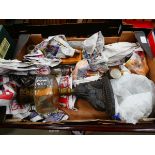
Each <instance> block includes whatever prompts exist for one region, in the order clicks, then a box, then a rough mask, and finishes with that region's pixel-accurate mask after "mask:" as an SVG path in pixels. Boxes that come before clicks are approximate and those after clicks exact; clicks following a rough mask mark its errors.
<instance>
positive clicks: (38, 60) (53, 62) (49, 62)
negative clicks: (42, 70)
mask: <svg viewBox="0 0 155 155" xmlns="http://www.w3.org/2000/svg"><path fill="white" fill-rule="evenodd" d="M24 60H25V61H29V62H31V63H32V64H35V65H42V66H50V67H54V66H57V65H59V64H60V63H61V60H60V59H56V58H53V59H49V58H46V57H44V55H43V53H42V52H41V51H40V50H37V51H36V52H34V53H33V52H32V53H31V54H27V55H25V56H24Z"/></svg>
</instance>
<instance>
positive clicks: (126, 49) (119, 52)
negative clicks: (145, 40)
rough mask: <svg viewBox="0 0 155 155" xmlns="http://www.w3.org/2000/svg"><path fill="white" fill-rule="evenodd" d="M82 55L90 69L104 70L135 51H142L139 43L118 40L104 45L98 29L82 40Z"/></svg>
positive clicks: (121, 62) (118, 63) (122, 60)
mask: <svg viewBox="0 0 155 155" xmlns="http://www.w3.org/2000/svg"><path fill="white" fill-rule="evenodd" d="M83 48H84V49H83V57H84V59H87V60H88V62H89V65H90V68H91V69H92V70H100V71H101V72H105V71H107V70H108V66H115V65H120V64H123V63H124V62H125V60H124V59H125V58H126V57H130V56H131V55H132V53H133V52H135V51H142V48H141V47H140V45H139V44H136V43H129V42H118V43H113V44H108V45H104V37H103V35H102V33H101V32H100V31H99V32H98V33H95V34H93V35H92V36H91V37H89V38H88V39H86V40H85V41H84V42H83Z"/></svg>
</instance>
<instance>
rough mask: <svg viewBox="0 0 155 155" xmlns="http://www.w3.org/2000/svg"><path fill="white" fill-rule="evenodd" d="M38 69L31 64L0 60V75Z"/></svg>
mask: <svg viewBox="0 0 155 155" xmlns="http://www.w3.org/2000/svg"><path fill="white" fill-rule="evenodd" d="M35 69H38V68H37V66H35V65H34V64H32V63H28V62H27V63H26V62H21V61H19V60H5V59H1V58H0V74H4V73H5V72H6V71H10V70H14V71H30V70H35Z"/></svg>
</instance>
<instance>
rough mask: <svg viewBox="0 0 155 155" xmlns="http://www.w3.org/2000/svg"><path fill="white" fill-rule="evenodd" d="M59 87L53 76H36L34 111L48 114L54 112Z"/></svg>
mask: <svg viewBox="0 0 155 155" xmlns="http://www.w3.org/2000/svg"><path fill="white" fill-rule="evenodd" d="M58 97H59V87H58V83H57V80H56V78H55V77H54V76H53V75H38V76H37V77H36V79H35V86H34V102H35V106H36V111H37V112H38V113H41V114H49V113H51V112H53V111H55V110H56V106H57V104H58Z"/></svg>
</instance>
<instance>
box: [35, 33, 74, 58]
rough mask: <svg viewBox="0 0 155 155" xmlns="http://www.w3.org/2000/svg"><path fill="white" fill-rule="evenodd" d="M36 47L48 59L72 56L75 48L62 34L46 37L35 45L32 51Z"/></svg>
mask: <svg viewBox="0 0 155 155" xmlns="http://www.w3.org/2000/svg"><path fill="white" fill-rule="evenodd" d="M38 49H39V50H40V51H42V52H43V53H44V55H45V57H47V58H49V59H53V58H58V59H60V58H66V57H68V56H69V57H72V56H73V55H74V53H75V49H73V48H72V47H71V46H70V45H69V44H68V43H67V39H66V37H65V36H64V35H56V36H50V37H48V39H45V40H44V41H42V42H41V43H40V44H38V45H36V47H35V48H34V50H33V52H34V53H35V51H36V50H38Z"/></svg>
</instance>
